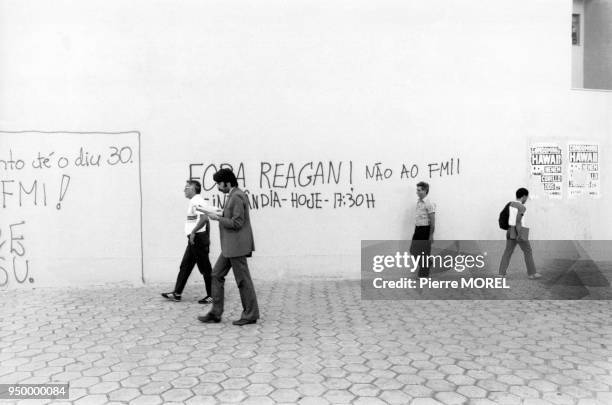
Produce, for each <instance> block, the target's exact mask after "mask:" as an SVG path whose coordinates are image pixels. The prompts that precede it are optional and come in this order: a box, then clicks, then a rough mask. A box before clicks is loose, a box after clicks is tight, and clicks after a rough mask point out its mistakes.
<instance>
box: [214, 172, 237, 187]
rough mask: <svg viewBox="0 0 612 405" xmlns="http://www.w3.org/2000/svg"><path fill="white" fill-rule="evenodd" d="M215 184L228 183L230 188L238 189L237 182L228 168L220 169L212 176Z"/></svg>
mask: <svg viewBox="0 0 612 405" xmlns="http://www.w3.org/2000/svg"><path fill="white" fill-rule="evenodd" d="M213 180H214V181H215V183H229V184H230V185H231V186H232V187H238V180H236V175H235V174H234V172H233V171H231V170H230V169H228V168H224V169H220V170H219V171H218V172H217V173H215V174H214V175H213Z"/></svg>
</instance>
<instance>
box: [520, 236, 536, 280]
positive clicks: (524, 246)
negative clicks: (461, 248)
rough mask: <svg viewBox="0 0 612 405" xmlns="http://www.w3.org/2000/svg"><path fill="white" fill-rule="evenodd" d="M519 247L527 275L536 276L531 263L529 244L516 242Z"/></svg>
mask: <svg viewBox="0 0 612 405" xmlns="http://www.w3.org/2000/svg"><path fill="white" fill-rule="evenodd" d="M518 245H519V247H520V248H521V250H522V251H523V255H524V256H525V265H526V266H527V274H528V275H530V276H533V275H534V274H536V267H535V263H534V261H533V250H532V249H531V243H529V241H528V240H521V241H519V242H518Z"/></svg>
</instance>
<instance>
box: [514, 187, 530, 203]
mask: <svg viewBox="0 0 612 405" xmlns="http://www.w3.org/2000/svg"><path fill="white" fill-rule="evenodd" d="M528 195H529V190H527V189H526V188H523V187H521V188H519V189H518V190H516V199H517V200H518V199H519V198H522V197H526V196H528Z"/></svg>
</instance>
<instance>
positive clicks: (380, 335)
mask: <svg viewBox="0 0 612 405" xmlns="http://www.w3.org/2000/svg"><path fill="white" fill-rule="evenodd" d="M233 284H234V283H233V280H232V279H231V276H230V279H229V280H228V288H227V290H226V296H227V297H228V300H227V302H226V304H227V305H226V308H227V312H226V313H225V314H224V318H223V322H222V323H220V324H201V323H199V322H198V321H197V320H196V316H197V315H201V314H204V313H205V312H207V311H206V310H207V308H206V306H203V305H199V304H197V302H196V301H197V299H198V298H199V297H198V296H197V295H196V290H199V289H201V288H202V286H201V285H197V284H191V285H189V286H188V287H187V290H186V293H185V295H184V298H183V302H181V303H174V302H168V301H165V300H164V299H163V298H161V297H160V296H159V292H160V291H165V290H168V289H169V288H171V287H170V285H169V284H166V285H152V286H151V285H147V286H145V287H140V288H111V287H102V288H95V289H36V290H19V291H4V292H0V298H1V299H0V302H1V307H0V310H1V312H0V315H1V319H0V383H49V382H56V383H59V382H68V383H70V402H73V403H76V404H106V403H117V404H118V403H123V404H125V403H129V404H161V403H164V404H169V403H187V404H218V403H244V404H274V403H288V404H295V403H299V404H328V403H330V404H348V403H350V404H414V405H425V404H448V405H451V404H521V403H523V404H533V405H535V404H581V405H587V404H612V321H611V319H612V316H611V315H612V302H611V301H593V300H591V301H362V300H361V298H360V287H359V283H358V282H356V281H338V280H331V281H295V282H284V281H282V282H270V281H268V282H264V281H259V282H256V289H257V293H258V298H259V301H260V308H261V311H262V319H261V320H260V322H258V323H257V324H256V325H247V326H243V327H238V326H233V325H232V324H231V320H233V319H236V318H238V316H239V311H240V309H241V308H240V302H239V298H238V294H237V290H236V288H235V286H234V285H233ZM51 402H52V401H50V400H46V401H45V400H38V401H21V402H20V403H51ZM53 403H66V402H65V401H64V402H60V401H55V402H53Z"/></svg>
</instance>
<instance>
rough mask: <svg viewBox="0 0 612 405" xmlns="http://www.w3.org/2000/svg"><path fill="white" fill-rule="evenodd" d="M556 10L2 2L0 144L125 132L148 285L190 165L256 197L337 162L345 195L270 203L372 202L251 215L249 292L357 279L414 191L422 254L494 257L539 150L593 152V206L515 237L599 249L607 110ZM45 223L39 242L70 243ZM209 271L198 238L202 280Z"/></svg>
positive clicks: (176, 219)
mask: <svg viewBox="0 0 612 405" xmlns="http://www.w3.org/2000/svg"><path fill="white" fill-rule="evenodd" d="M571 9H572V5H571V4H569V3H568V4H566V3H564V2H559V1H557V0H524V1H523V0H519V1H506V2H501V1H488V0H469V1H468V0H459V1H458V0H442V1H437V2H406V1H391V0H383V1H376V2H374V1H364V0H356V1H331V2H330V1H314V0H308V1H300V0H297V1H291V2H286V1H259V2H252V1H244V0H234V1H225V2H217V1H204V2H203V1H181V2H176V1H154V2H152V1H133V2H129V3H126V2H119V1H107V0H105V1H88V2H53V3H50V2H44V1H38V2H27V3H24V2H11V3H8V2H3V3H2V4H1V5H0V38H1V40H0V61H2V62H0V88H2V92H0V129H2V130H26V129H27V130H30V129H37V130H61V131H75V132H79V131H107V132H121V131H129V130H137V131H139V132H140V134H141V135H140V137H141V138H140V141H141V142H140V145H141V151H140V163H141V166H142V171H141V181H142V198H143V204H142V207H143V210H142V238H143V254H144V258H143V264H144V278H145V279H146V280H151V281H156V280H157V281H158V280H164V281H170V280H173V279H174V277H175V275H176V271H177V270H178V263H179V261H180V258H181V255H182V252H183V249H184V245H185V239H184V235H183V234H182V221H183V217H184V211H185V206H186V200H185V199H184V197H183V195H182V189H183V185H184V181H185V179H186V178H187V177H188V176H189V164H190V163H202V164H204V165H205V166H206V165H208V164H209V163H215V164H219V163H221V162H229V163H232V164H235V165H236V164H238V162H243V163H244V166H245V169H246V176H247V179H246V181H247V184H246V186H247V188H248V189H249V191H250V192H251V193H268V192H269V190H268V189H267V188H266V187H264V188H263V189H260V188H259V176H258V170H259V167H260V164H261V162H270V163H272V164H276V163H284V164H285V165H286V166H285V167H287V165H288V163H290V162H293V163H294V164H295V165H296V167H299V166H301V165H303V164H304V163H306V162H309V161H315V162H317V161H330V160H332V161H343V162H345V165H346V164H347V162H349V161H352V162H353V165H354V178H353V184H349V183H348V182H347V180H346V177H344V178H343V180H342V181H341V184H339V185H330V186H328V185H325V186H316V187H305V188H303V189H299V190H296V189H292V188H289V189H278V190H276V191H277V192H279V193H281V194H284V195H285V196H286V197H290V193H291V192H297V191H299V192H304V193H305V192H321V193H323V194H325V195H327V196H328V197H329V196H333V193H334V192H342V193H347V192H349V191H350V187H351V186H352V187H353V188H354V192H355V193H373V194H374V195H375V198H376V206H375V208H370V209H365V208H363V207H362V208H351V209H349V208H339V209H333V208H332V207H331V206H330V205H329V204H328V205H326V207H325V208H323V209H319V210H308V209H303V208H302V209H292V208H291V207H289V206H287V204H284V206H283V207H282V208H265V209H260V210H254V211H253V214H252V222H253V227H254V229H255V237H256V246H257V252H256V254H255V256H254V257H253V259H252V260H251V263H252V268H253V272H254V275H255V277H256V278H257V277H259V278H262V277H265V278H275V277H297V276H303V275H308V276H339V277H340V276H342V277H358V276H359V246H360V241H361V240H363V239H405V238H410V236H411V234H412V227H413V221H412V215H413V212H412V210H413V207H414V203H415V199H416V197H415V193H414V189H415V184H416V182H417V181H419V180H426V181H429V182H430V184H431V187H432V188H431V198H432V199H433V200H434V201H435V202H436V203H437V205H438V213H437V215H438V226H437V231H436V237H437V239H461V238H463V239H501V238H503V234H502V232H501V231H500V230H499V229H498V228H497V223H496V222H497V215H498V212H499V210H500V209H501V207H502V206H503V204H504V203H505V202H506V201H507V200H508V199H511V198H512V197H513V194H514V191H515V190H516V188H518V187H520V186H523V185H525V184H527V183H528V181H529V177H528V170H529V167H528V164H529V161H528V146H529V145H530V144H531V143H532V142H535V141H538V140H549V139H556V140H558V141H559V142H566V141H568V140H586V141H593V142H598V143H600V144H601V147H602V161H601V165H602V169H601V173H602V174H603V176H602V180H601V198H600V199H595V200H586V199H579V200H569V199H567V198H566V197H564V198H562V199H561V200H557V201H553V200H547V199H545V198H540V199H534V200H533V201H531V202H530V203H529V216H530V220H531V223H532V234H531V235H532V237H533V238H535V239H575V238H578V239H611V238H612V230H611V229H610V226H609V224H610V223H612V215H611V212H612V210H611V209H610V207H611V206H612V200H611V197H610V190H612V177H611V176H606V173H610V172H611V170H610V169H611V164H610V162H612V159H608V153H609V151H610V144H609V138H610V131H611V129H612V118H611V116H610V113H609V112H610V111H611V109H612V94H610V93H599V92H574V91H571V90H570V86H569V83H570V82H571V77H572V71H571V59H572V55H571V52H572V51H571V47H570V46H568V41H569V40H568V23H569V21H568V16H570V14H571ZM0 136H2V135H0ZM5 139H8V138H5ZM1 145H2V147H3V148H4V151H3V153H5V152H6V148H7V144H6V143H4V144H1ZM9 146H10V145H9ZM451 158H452V159H455V160H454V161H456V159H459V160H460V171H459V173H458V174H457V173H454V174H453V175H448V176H446V175H445V176H442V177H440V176H439V175H438V174H437V173H436V175H434V176H433V177H432V178H430V176H429V174H428V172H427V170H426V169H427V164H429V163H434V162H446V161H448V160H450V159H451ZM376 162H381V163H382V165H383V166H384V167H388V168H392V169H393V175H392V176H391V177H390V178H389V179H388V180H382V181H375V180H374V179H366V178H365V174H364V173H365V165H373V164H374V163H376ZM404 163H405V164H407V165H409V166H411V165H412V164H417V165H418V166H419V168H420V173H419V175H418V176H417V178H414V179H412V178H410V179H400V171H401V167H402V164H404ZM205 166H204V167H205ZM345 167H346V166H345ZM83 173H85V172H83ZM0 175H3V174H2V172H0ZM83 176H84V177H83V178H84V179H86V178H87V176H86V174H83ZM94 186H95V185H94ZM79 187H83V186H79ZM81 190H83V191H82V192H86V189H85V188H81ZM117 198H118V197H117ZM130 198H131V197H130ZM69 202H70V201H69V200H66V201H65V203H66V204H68V203H69ZM116 205H118V204H110V206H109V210H110V212H113V211H112V210H113V209H114V208H111V207H114V206H116ZM119 205H120V204H119ZM66 209H67V208H66ZM71 209H72V210H74V212H75V213H77V212H79V209H80V208H79V207H73V208H71ZM0 212H1V211H0ZM106 214H108V213H106ZM106 214H105V215H106ZM1 215H3V216H5V220H6V221H8V220H11V218H8V217H6V215H7V214H5V213H2V214H1ZM49 215H55V213H52V212H51V211H49ZM75 215H76V214H75ZM53 218H54V219H53V221H52V223H53V224H54V227H55V229H54V230H41V232H52V231H57V230H61V231H69V230H70V229H71V227H73V226H75V225H74V223H73V222H72V221H70V218H66V219H64V220H63V221H61V220H57V218H56V217H53ZM105 218H106V216H105ZM97 221H102V220H101V219H99V218H97V217H96V215H92V217H91V224H89V225H91V226H92V227H93V228H94V229H95V228H96V225H97V224H98V222H97ZM104 221H108V219H104ZM132 231H133V232H134V233H135V234H138V235H139V234H140V229H138V227H137V226H136V225H135V226H134V229H132ZM33 233H34V232H33V231H32V232H31V233H30V234H33ZM50 235H51V234H50ZM111 236H112V235H111ZM32 237H33V236H32ZM49 237H52V236H49ZM108 237H109V235H108V234H104V233H101V234H99V235H98V236H95V237H94V239H95V240H94V241H95V242H98V243H100V246H104V241H105V238H108ZM96 238H97V239H96ZM75 246H76V248H78V244H75ZM45 249H47V248H45V247H44V245H42V244H41V247H40V248H39V251H38V252H37V253H36V257H38V258H39V259H38V260H39V261H40V260H44V257H45V254H46V252H45ZM217 252H218V239H217V232H216V230H215V232H214V233H213V247H212V254H211V258H212V259H213V261H214V256H215V255H216V253H217ZM139 255H140V251H139V249H134V256H133V257H132V259H135V258H138V257H139ZM32 264H33V265H36V263H32ZM82 265H86V264H82ZM41 268H43V267H42V266H39V267H38V269H41ZM36 269H37V268H36V267H35V266H34V267H33V268H32V272H35V271H39V272H40V271H42V270H36ZM65 271H69V272H75V273H76V272H78V271H79V266H73V267H70V268H69V269H68V270H65ZM140 272H141V269H140V268H138V266H134V269H133V273H130V274H129V277H128V275H127V274H126V275H125V278H126V279H127V278H129V279H133V278H134V277H135V275H140ZM113 274H114V273H113ZM46 279H47V280H54V281H49V282H48V284H58V285H59V284H65V283H66V280H65V279H64V278H63V277H61V276H60V275H58V276H57V277H52V275H47V277H46ZM120 279H121V277H120V276H115V275H113V276H112V277H111V276H109V279H108V280H107V281H118V280H120ZM0 281H1V280H0ZM70 282H71V283H73V284H74V283H77V281H70ZM81 282H82V283H87V282H88V280H87V279H83V280H81ZM7 285H8V286H9V288H10V287H14V286H16V284H15V283H14V281H12V280H9V282H8V283H7Z"/></svg>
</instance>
